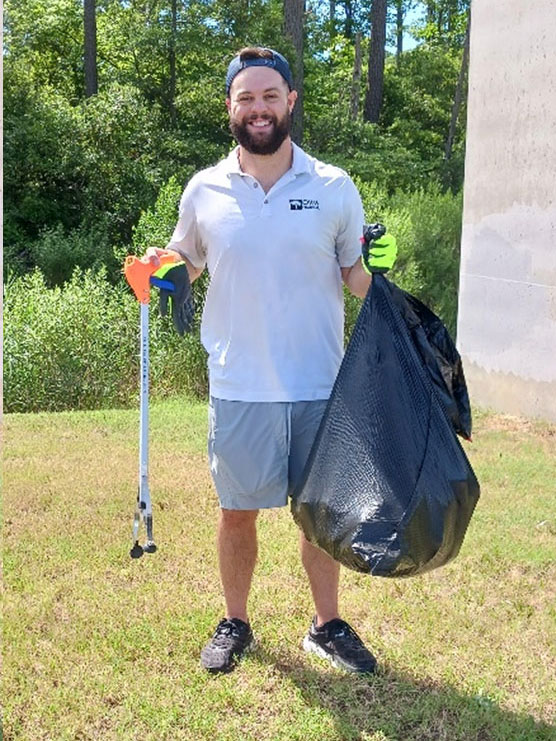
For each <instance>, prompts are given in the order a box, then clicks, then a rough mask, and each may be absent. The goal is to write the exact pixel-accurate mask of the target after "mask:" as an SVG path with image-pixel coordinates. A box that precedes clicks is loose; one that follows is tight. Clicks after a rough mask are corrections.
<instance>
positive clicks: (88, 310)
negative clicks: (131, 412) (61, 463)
mask: <svg viewBox="0 0 556 741" xmlns="http://www.w3.org/2000/svg"><path fill="white" fill-rule="evenodd" d="M4 312H5V332H4V402H5V406H6V411H7V412H35V411H61V410H64V409H96V408H101V407H108V406H110V407H113V406H133V405H134V404H138V389H139V344H138V334H139V305H138V303H137V301H136V299H135V298H134V297H133V295H132V293H131V291H130V290H129V288H128V287H127V286H126V285H125V284H124V282H123V281H122V282H120V283H119V284H117V285H116V286H113V285H111V284H110V282H109V281H108V280H107V277H106V272H105V271H104V270H101V271H99V272H94V271H92V270H89V271H86V272H83V271H81V270H79V269H78V270H76V271H75V272H74V274H73V276H72V278H71V279H70V280H69V281H68V282H67V283H66V284H65V285H63V286H61V287H60V286H57V287H55V288H48V287H47V286H46V283H45V280H44V276H43V275H42V273H41V272H40V271H39V270H35V271H34V272H33V273H29V274H27V275H25V276H23V277H20V278H15V279H13V280H11V281H10V282H9V283H8V284H7V286H6V289H5V299H4ZM197 324H198V319H197ZM150 355H151V363H150V370H151V381H152V391H153V395H154V396H166V395H169V394H171V393H175V392H185V393H191V394H202V393H204V392H206V387H207V381H206V369H205V365H206V363H205V357H204V352H203V350H202V348H201V346H200V343H199V339H198V326H197V332H196V333H195V334H193V335H190V336H187V337H186V338H185V339H184V338H181V337H179V335H177V334H176V332H175V331H174V329H173V327H172V324H171V320H160V319H159V318H158V317H157V311H156V308H155V306H152V307H151V322H150Z"/></svg>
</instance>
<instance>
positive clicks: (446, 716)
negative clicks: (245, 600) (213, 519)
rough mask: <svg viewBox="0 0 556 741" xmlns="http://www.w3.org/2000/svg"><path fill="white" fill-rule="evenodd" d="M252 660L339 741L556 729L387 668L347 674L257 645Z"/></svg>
mask: <svg viewBox="0 0 556 741" xmlns="http://www.w3.org/2000/svg"><path fill="white" fill-rule="evenodd" d="M253 659H254V660H256V661H260V662H261V663H264V664H271V665H273V666H274V667H275V669H276V671H278V672H280V674H281V675H282V676H283V677H284V678H286V679H288V680H289V681H291V682H293V683H294V684H295V685H296V686H297V687H298V688H299V690H300V691H301V693H302V696H303V699H304V701H305V703H306V704H307V706H309V707H317V708H321V709H322V710H324V711H325V712H326V713H328V714H329V716H330V717H331V718H332V720H333V722H334V724H335V727H336V732H337V735H338V738H339V739H342V741H355V740H357V739H362V738H363V737H364V738H368V737H369V736H371V735H372V734H378V737H380V738H383V739H384V740H385V741H386V739H388V741H394V740H395V741H440V739H443V740H444V739H445V740H446V741H556V727H554V726H549V725H547V724H545V723H539V722H537V721H536V720H535V719H534V718H532V717H531V716H528V715H519V714H517V713H512V712H509V711H506V710H503V709H502V708H500V707H499V706H498V705H497V704H496V702H495V701H494V700H492V699H491V698H489V697H487V696H477V697H473V696H469V695H463V694H461V693H460V692H458V691H457V690H456V689H454V688H453V687H450V686H449V685H445V684H444V685H443V684H440V683H438V682H434V681H430V682H423V681H419V680H416V679H414V678H412V677H411V676H410V675H406V674H403V673H401V672H399V671H396V670H394V669H390V668H388V667H385V668H384V669H382V670H381V672H380V673H379V674H378V675H375V676H370V677H368V676H356V675H349V674H345V673H343V672H339V671H336V670H333V669H331V668H330V667H328V666H327V665H326V664H323V668H322V670H320V669H316V668H313V667H312V666H311V665H310V664H311V663H312V660H311V659H309V657H307V659H300V658H299V656H297V655H294V654H290V653H288V652H281V653H280V654H279V655H278V654H273V653H272V652H270V651H267V650H266V649H264V648H263V647H261V646H259V647H258V649H257V651H256V652H255V653H254V654H253ZM381 734H382V735H381Z"/></svg>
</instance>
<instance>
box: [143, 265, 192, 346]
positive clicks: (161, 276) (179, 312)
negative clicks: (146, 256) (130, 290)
mask: <svg viewBox="0 0 556 741" xmlns="http://www.w3.org/2000/svg"><path fill="white" fill-rule="evenodd" d="M151 284H152V285H155V286H158V288H159V289H160V305H159V306H160V316H166V315H167V314H168V300H169V299H170V300H171V302H172V321H173V322H174V327H175V328H176V332H177V333H178V334H179V335H183V334H184V333H185V332H190V331H191V329H192V327H193V317H194V314H195V304H194V303H193V293H192V291H191V282H190V280H189V273H188V272H187V265H186V264H185V263H184V262H174V263H169V264H167V265H163V266H162V267H161V268H159V269H158V270H157V271H156V272H155V273H153V275H152V277H151Z"/></svg>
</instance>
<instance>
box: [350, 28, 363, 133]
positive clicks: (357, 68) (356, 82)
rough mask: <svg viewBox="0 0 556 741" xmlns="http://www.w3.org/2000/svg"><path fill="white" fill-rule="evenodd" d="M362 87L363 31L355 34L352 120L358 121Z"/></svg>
mask: <svg viewBox="0 0 556 741" xmlns="http://www.w3.org/2000/svg"><path fill="white" fill-rule="evenodd" d="M360 87H361V31H357V33H356V34H355V59H354V60H353V79H352V83H351V103H350V114H351V120H352V121H356V120H357V116H358V114H359V90H360Z"/></svg>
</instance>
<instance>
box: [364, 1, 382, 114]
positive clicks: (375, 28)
mask: <svg viewBox="0 0 556 741" xmlns="http://www.w3.org/2000/svg"><path fill="white" fill-rule="evenodd" d="M385 45H386V0H373V4H372V6H371V44H370V49H369V70H368V75H367V93H366V95H365V109H364V112H363V117H364V119H365V121H368V122H369V123H378V119H379V116H380V109H381V108H382V94H383V90H384V56H385Z"/></svg>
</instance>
